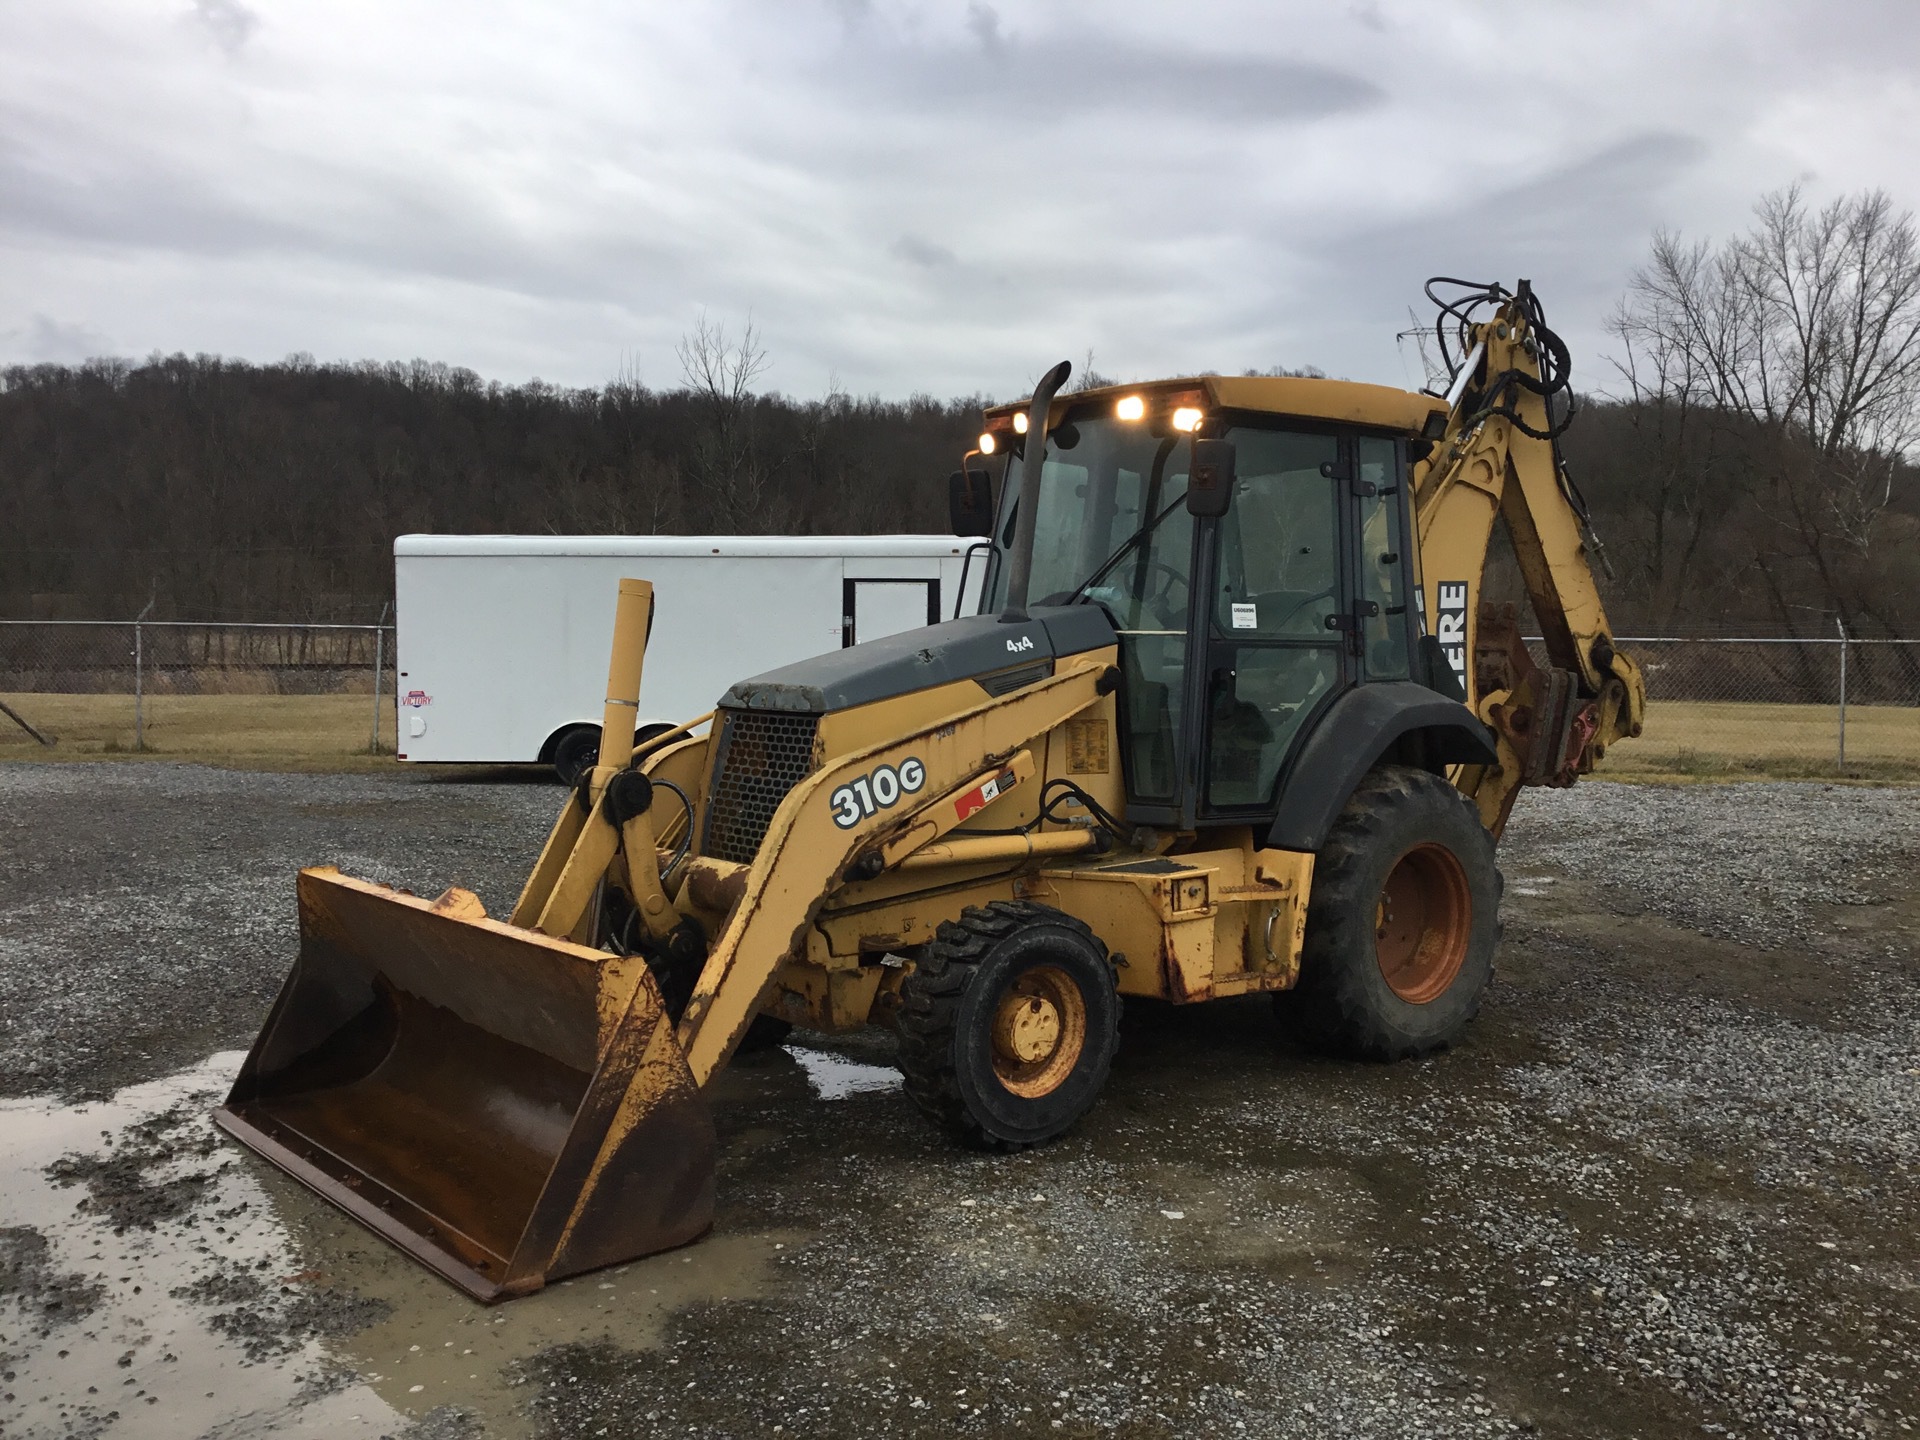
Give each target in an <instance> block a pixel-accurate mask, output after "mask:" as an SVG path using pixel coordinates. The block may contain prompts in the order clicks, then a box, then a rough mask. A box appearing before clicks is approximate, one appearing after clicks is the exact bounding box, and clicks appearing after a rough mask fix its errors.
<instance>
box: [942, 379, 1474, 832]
mask: <svg viewBox="0 0 1920 1440" xmlns="http://www.w3.org/2000/svg"><path fill="white" fill-rule="evenodd" d="M1223 402H1224V403H1223ZM1438 405H1439V402H1435V401H1432V400H1430V399H1429V397H1426V396H1420V395H1409V394H1406V393H1405V392H1401V391H1396V390H1390V389H1386V388H1384V387H1378V386H1369V385H1353V384H1348V383H1346V382H1341V381H1329V380H1303V379H1292V378H1286V379H1266V378H1246V379H1230V378H1225V377H1222V378H1209V379H1206V380H1198V381H1176V382H1165V383H1162V384H1160V385H1154V386H1146V387H1125V388H1119V387H1116V388H1111V389H1103V390H1095V391H1086V392H1082V393H1080V394H1078V395H1074V396H1071V397H1063V398H1062V399H1061V400H1059V401H1056V402H1055V403H1054V405H1053V407H1052V409H1051V412H1050V413H1049V417H1048V426H1047V435H1046V438H1045V445H1046V450H1045V453H1044V459H1043V464H1042V467H1041V476H1040V489H1039V505H1038V507H1037V511H1036V523H1035V526H1034V534H1035V537H1036V539H1035V547H1034V554H1033V560H1032V571H1031V577H1030V582H1029V593H1030V594H1031V596H1032V597H1033V603H1034V604H1036V605H1040V606H1053V605H1075V604H1086V605H1097V606H1099V607H1100V608H1101V609H1102V610H1104V611H1105V612H1106V614H1107V616H1108V618H1109V619H1110V620H1111V622H1112V624H1113V627H1114V630H1115V632H1116V633H1117V634H1118V636H1119V640H1120V656H1121V666H1122V671H1123V676H1124V683H1123V684H1122V686H1121V687H1120V724H1121V730H1122V734H1121V744H1120V751H1121V757H1122V765H1123V767H1124V774H1125V783H1126V794H1127V797H1128V819H1130V820H1132V821H1134V822H1136V823H1139V824H1146V825H1158V826H1163V827H1168V828H1176V829H1183V830H1191V829H1195V828H1199V827H1204V826H1209V825H1223V824H1253V825H1255V826H1256V827H1258V826H1260V825H1261V824H1262V823H1263V822H1271V821H1272V820H1273V819H1274V817H1275V815H1276V812H1277V810H1278V807H1279V802H1280V795H1281V792H1282V789H1283V787H1284V784H1285V781H1286V779H1287V776H1288V772H1289V768H1290V766H1292V765H1293V764H1294V763H1295V762H1296V761H1297V759H1298V757H1299V755H1300V752H1301V749H1302V746H1303V743H1304V741H1305V740H1306V739H1307V737H1308V736H1309V735H1310V734H1311V732H1312V731H1313V729H1314V727H1315V725H1316V723H1317V722H1318V721H1319V719H1320V718H1321V717H1323V716H1324V715H1326V713H1327V712H1328V711H1329V710H1330V709H1331V708H1332V706H1333V705H1334V704H1335V702H1336V701H1337V700H1339V698H1340V697H1341V696H1343V695H1344V694H1346V693H1348V692H1349V691H1351V690H1353V689H1354V688H1355V687H1357V686H1363V685H1371V684H1377V683H1379V682H1393V681H1399V682H1403V683H1404V682H1407V681H1410V680H1413V679H1415V678H1416V671H1417V669H1420V670H1423V669H1424V667H1417V666H1416V658H1417V657H1418V656H1419V653H1420V637H1421V634H1422V623H1421V614H1420V608H1419V600H1418V595H1419V579H1418V573H1417V560H1418V545H1417V544H1416V543H1414V542H1413V541H1412V539H1411V538H1410V533H1411V532H1410V528H1409V527H1410V523H1411V519H1410V516H1411V511H1410V505H1409V496H1408V489H1409V486H1408V483H1407V477H1408V458H1409V457H1408V443H1409V441H1412V440H1417V439H1418V438H1419V437H1420V435H1421V433H1422V432H1423V430H1426V429H1427V428H1429V425H1430V423H1432V422H1430V420H1429V416H1430V415H1437V416H1438V417H1439V418H1440V419H1441V420H1444V416H1445V412H1444V409H1438V408H1430V407H1437V406H1438ZM1016 413H1018V412H1017V410H1016V408H1015V407H1007V408H1004V409H1000V410H995V411H990V412H989V414H988V427H989V428H988V432H987V436H986V437H983V444H982V448H983V449H986V448H987V446H988V444H992V445H993V447H994V448H995V449H1002V448H1004V449H1006V450H1008V451H1011V452H1013V455H1014V458H1013V459H1011V460H1010V461H1009V465H1008V476H1009V479H1008V482H1007V483H1005V484H1004V485H1003V486H1002V494H1001V497H1000V504H999V507H998V512H997V514H996V515H995V516H994V518H993V533H992V537H991V539H992V545H993V553H992V555H991V557H990V558H989V561H988V566H989V569H988V575H987V582H986V585H985V586H984V588H983V595H982V607H981V608H982V613H986V614H991V613H995V612H997V611H999V610H1000V609H1001V607H1002V606H1003V605H1005V604H1006V603H1007V601H1008V583H1009V582H1008V577H1009V573H1010V570H1011V568H1012V567H1011V566H1010V564H1009V554H1010V551H1011V549H1012V547H1013V544H1014V536H1015V529H1016V521H1017V518H1018V515H1017V512H1018V496H1019V492H1020V483H1019V476H1020V468H1021V462H1022V460H1023V459H1024V448H1025V446H1026V445H1028V444H1031V443H1033V442H1032V440H1031V439H1030V438H1028V437H1026V436H1024V435H1022V434H1020V433H1018V432H1017V431H1016V429H1015V425H1014V417H1015V415H1016ZM1356 414H1359V415H1365V416H1367V417H1368V418H1369V420H1373V419H1375V418H1376V417H1379V418H1380V419H1382V420H1384V421H1385V422H1386V423H1368V424H1360V423H1355V422H1354V420H1353V419H1351V418H1350V417H1352V416H1354V415H1356ZM1021 418H1022V419H1024V418H1025V417H1024V416H1022V417H1021ZM988 437H992V438H991V440H989V439H988ZM1196 456H1198V457H1200V459H1199V462H1198V463H1199V465H1200V466H1202V467H1206V466H1209V465H1212V466H1215V467H1219V466H1224V474H1225V476H1226V479H1227V494H1226V495H1225V496H1224V497H1221V496H1218V495H1205V494H1195V495H1190V494H1189V482H1190V480H1191V479H1192V476H1193V474H1194V472H1195V469H1196ZM964 480H965V477H956V492H955V493H956V498H957V499H958V498H960V497H961V496H962V492H963V490H964V489H966V488H967V487H966V486H965V483H964ZM970 498H972V499H973V502H974V503H975V505H976V506H977V504H978V487H977V486H974V487H972V494H971V496H970ZM955 510H956V513H955V522H956V529H959V528H960V526H961V523H962V522H963V519H964V518H965V517H964V516H963V514H962V513H961V506H960V505H958V504H956V507H955ZM1212 512H1217V513H1212ZM1420 678H1423V679H1424V675H1422V676H1421V677H1420Z"/></svg>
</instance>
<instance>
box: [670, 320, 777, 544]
mask: <svg viewBox="0 0 1920 1440" xmlns="http://www.w3.org/2000/svg"><path fill="white" fill-rule="evenodd" d="M678 353H679V356H680V372H681V374H682V375H683V376H684V377H685V379H686V382H687V389H688V391H689V392H690V393H691V395H692V396H693V399H694V403H695V405H696V407H697V409H698V411H699V414H700V419H701V434H700V436H699V439H698V440H697V442H696V443H695V446H694V452H693V456H692V463H693V470H694V478H695V480H696V481H697V482H698V488H699V489H700V490H701V491H702V492H704V498H705V499H706V501H707V512H708V514H709V515H710V516H711V517H712V520H713V521H714V522H717V523H716V528H717V529H720V530H729V531H730V530H749V531H751V530H761V529H765V528H767V526H766V516H765V515H764V514H763V513H762V512H763V510H764V507H765V506H766V503H767V501H768V498H769V497H768V493H767V488H768V487H767V482H768V479H769V471H768V467H767V466H766V465H764V464H763V463H762V460H761V456H760V453H759V447H758V446H757V445H756V444H755V439H756V436H755V433H754V418H755V416H754V411H755V407H756V404H757V397H756V396H755V394H754V389H753V386H754V382H755V381H756V380H758V379H759V378H760V377H761V375H763V374H764V373H765V372H766V369H767V365H768V363H769V361H768V357H767V352H766V350H765V349H764V348H763V347H762V346H761V344H760V335H759V332H758V331H757V330H755V329H754V325H753V317H752V316H751V315H749V316H748V317H747V321H746V324H745V326H743V327H742V329H741V332H740V337H739V339H738V340H734V339H731V338H730V337H729V336H728V335H727V330H726V327H725V326H724V325H720V324H716V323H714V322H712V321H710V320H708V319H707V316H706V313H705V312H704V311H703V312H702V313H701V315H700V318H699V320H698V321H697V322H695V324H694V327H693V329H691V330H689V331H688V332H687V333H686V335H684V336H683V337H682V338H681V341H680V344H679V347H678Z"/></svg>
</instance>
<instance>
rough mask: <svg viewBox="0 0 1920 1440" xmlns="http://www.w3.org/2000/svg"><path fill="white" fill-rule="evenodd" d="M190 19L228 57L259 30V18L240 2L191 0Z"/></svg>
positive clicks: (231, 0) (229, 0)
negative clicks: (196, 23)
mask: <svg viewBox="0 0 1920 1440" xmlns="http://www.w3.org/2000/svg"><path fill="white" fill-rule="evenodd" d="M192 18H193V19H194V20H195V21H196V22H198V24H199V25H200V27H201V29H203V30H204V31H205V32H206V33H207V35H208V36H209V37H211V39H212V40H213V43H214V44H216V45H218V46H219V47H220V48H221V49H222V50H225V51H226V52H227V53H228V54H229V55H231V54H233V53H235V52H236V51H238V50H239V49H240V47H241V46H242V45H244V44H246V43H247V39H248V37H249V36H251V35H252V34H253V32H254V31H255V30H257V29H259V28H260V17H259V16H258V15H256V14H254V12H253V11H251V10H249V9H248V8H247V7H246V6H245V5H242V4H241V3H240V0H193V11H192Z"/></svg>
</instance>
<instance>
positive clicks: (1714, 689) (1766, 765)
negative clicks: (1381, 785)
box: [0, 620, 1920, 779]
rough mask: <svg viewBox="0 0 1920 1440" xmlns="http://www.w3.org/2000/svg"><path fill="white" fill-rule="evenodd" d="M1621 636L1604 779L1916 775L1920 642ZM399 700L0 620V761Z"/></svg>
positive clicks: (357, 641)
mask: <svg viewBox="0 0 1920 1440" xmlns="http://www.w3.org/2000/svg"><path fill="white" fill-rule="evenodd" d="M1619 644H1620V646H1621V648H1622V649H1624V650H1626V651H1627V652H1628V653H1630V654H1632V655H1633V656H1634V657H1635V658H1636V659H1638V660H1639V662H1640V665H1641V667H1642V668H1643V670H1644V671H1645V672H1646V677H1647V694H1648V702H1649V703H1648V708H1647V729H1646V734H1645V735H1643V736H1642V737H1640V738H1639V739H1637V740H1633V741H1630V742H1624V743H1622V744H1620V745H1619V746H1616V747H1615V749H1614V750H1613V752H1612V753H1611V754H1609V755H1608V757H1607V759H1606V761H1605V762H1604V764H1603V770H1605V771H1607V772H1611V773H1616V774H1622V775H1627V774H1671V775H1696V776H1759V777H1765V776H1832V775H1844V776H1850V777H1856V778H1865V779H1920V641H1916V640H1841V639H1840V638H1838V637H1835V638H1833V639H1823V640H1815V639H1749V638H1741V639H1726V638H1703V639H1679V638H1674V637H1671V636H1623V637H1621V638H1620V640H1619ZM1542 658H1544V657H1542ZM393 695H394V670H393V629H392V627H391V626H387V625H235V624H199V623H185V622H176V621H50V620H0V756H10V757H13V758H21V757H24V756H28V755H36V754H38V755H45V754H48V753H51V752H54V751H57V752H58V753H62V754H113V753H120V752H129V751H150V752H153V753H157V754H162V755H175V756H181V757H193V758H203V757H204V758H217V757H222V756H253V757H262V758H268V759H272V758H276V757H277V758H281V759H284V760H285V761H286V762H287V763H301V764H316V765H320V764H326V763H328V762H329V761H331V760H336V759H338V758H340V757H344V756H349V755H354V754H359V755H379V754H384V753H391V752H392V750H393V746H394V705H393ZM32 732H37V733H38V735H39V736H40V737H43V738H44V739H45V740H47V741H49V742H53V743H52V744H51V745H50V746H49V747H46V748H43V747H42V745H41V743H40V741H39V740H37V739H36V738H34V734H33V733H32Z"/></svg>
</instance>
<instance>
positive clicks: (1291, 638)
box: [1185, 428, 1358, 824]
mask: <svg viewBox="0 0 1920 1440" xmlns="http://www.w3.org/2000/svg"><path fill="white" fill-rule="evenodd" d="M1232 438H1233V440H1234V442H1235V452H1236V453H1235V469H1236V472H1237V480H1236V484H1235V487H1234V493H1233V498H1232V503H1231V505H1230V506H1229V508H1228V511H1227V513H1226V514H1225V515H1224V516H1222V517H1220V518H1219V519H1217V520H1209V521H1206V522H1204V523H1203V525H1202V527H1201V529H1202V531H1203V532H1206V533H1205V534H1203V535H1200V536H1196V540H1198V541H1199V542H1200V545H1201V548H1200V553H1199V555H1198V556H1197V559H1198V560H1199V561H1200V565H1201V568H1202V571H1203V574H1202V575H1201V576H1198V577H1196V578H1197V579H1198V581H1199V584H1198V587H1197V588H1198V590H1199V591H1200V593H1201V594H1203V595H1204V596H1206V598H1207V603H1206V604H1203V605H1197V606H1195V607H1194V611H1195V614H1194V617H1193V618H1194V633H1192V634H1191V635H1190V636H1189V641H1188V644H1189V652H1188V653H1189V654H1190V655H1192V656H1194V657H1195V659H1196V660H1198V661H1199V662H1200V663H1198V664H1196V665H1195V666H1194V667H1193V674H1192V676H1191V677H1190V690H1189V694H1190V696H1191V697H1192V699H1191V711H1192V713H1193V714H1194V717H1195V719H1196V721H1197V722H1198V723H1197V724H1195V725H1194V726H1193V727H1192V729H1191V732H1190V735H1189V737H1188V739H1189V746H1190V754H1191V755H1192V757H1193V759H1194V761H1195V762H1197V763H1195V764H1194V765H1193V766H1192V767H1191V768H1190V770H1189V774H1190V775H1191V776H1192V779H1193V782H1194V783H1193V786H1192V789H1191V790H1190V792H1189V795H1188V797H1187V798H1188V802H1189V803H1188V805H1187V807H1185V808H1186V809H1187V812H1188V816H1189V817H1191V818H1190V819H1189V821H1188V823H1190V824H1192V823H1209V822H1211V823H1223V822H1230V821H1233V820H1238V819H1246V820H1249V821H1251V820H1254V819H1257V818H1259V817H1261V816H1267V815H1271V814H1272V813H1273V808H1274V797H1275V792H1276V787H1277V785H1278V783H1279V780H1280V776H1281V773H1282V771H1283V769H1284V768H1285V766H1286V763H1287V759H1288V757H1289V756H1290V755H1291V754H1292V751H1293V748H1294V745H1295V743H1296V741H1297V740H1298V738H1299V737H1300V735H1301V734H1302V733H1303V731H1304V730H1305V729H1306V728H1307V727H1308V725H1309V724H1310V722H1311V720H1312V719H1313V717H1314V716H1315V715H1317V714H1318V713H1319V712H1320V711H1321V710H1322V709H1323V708H1324V707H1325V706H1326V705H1327V704H1329V703H1331V701H1332V699H1333V698H1334V696H1336V695H1337V694H1339V693H1340V692H1341V691H1342V690H1343V689H1345V688H1346V687H1347V686H1348V685H1350V684H1352V683H1354V681H1355V680H1356V679H1357V678H1358V674H1357V666H1356V664H1355V658H1356V657H1355V656H1354V655H1353V653H1352V651H1353V648H1354V647H1353V646H1352V645H1351V643H1350V638H1349V637H1350V634H1351V631H1350V627H1351V626H1352V624H1353V623H1354V620H1353V616H1354V612H1355V609H1356V606H1355V601H1356V599H1357V596H1356V593H1355V591H1356V585H1355V575H1354V567H1353V565H1352V559H1351V557H1352V554H1353V551H1352V535H1353V517H1352V513H1351V512H1352V486H1351V485H1350V484H1348V483H1346V479H1345V477H1346V476H1347V475H1349V474H1350V473H1351V467H1352V465H1353V462H1354V458H1355V457H1354V452H1353V442H1352V440H1351V438H1350V437H1348V436H1344V435H1341V434H1338V433H1336V432H1332V431H1326V432H1316V431H1289V430H1255V429H1249V428H1237V429H1235V430H1234V432H1233V435H1232Z"/></svg>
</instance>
